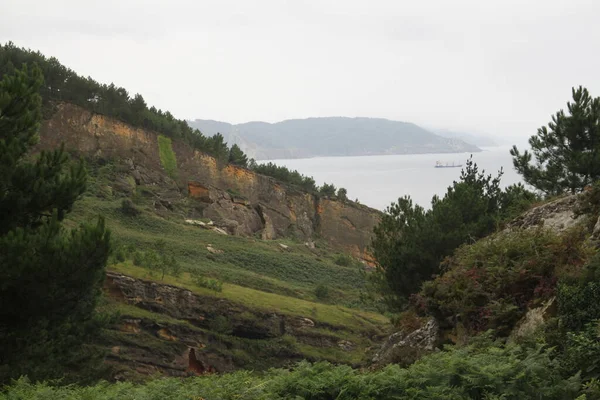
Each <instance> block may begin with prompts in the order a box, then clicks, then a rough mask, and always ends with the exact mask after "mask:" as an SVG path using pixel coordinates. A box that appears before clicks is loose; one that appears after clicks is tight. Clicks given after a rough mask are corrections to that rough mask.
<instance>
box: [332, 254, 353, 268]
mask: <svg viewBox="0 0 600 400" xmlns="http://www.w3.org/2000/svg"><path fill="white" fill-rule="evenodd" d="M352 261H353V259H352V257H350V256H349V255H347V254H339V255H338V256H337V257H336V258H335V263H336V265H339V266H341V267H349V266H350V265H352Z"/></svg>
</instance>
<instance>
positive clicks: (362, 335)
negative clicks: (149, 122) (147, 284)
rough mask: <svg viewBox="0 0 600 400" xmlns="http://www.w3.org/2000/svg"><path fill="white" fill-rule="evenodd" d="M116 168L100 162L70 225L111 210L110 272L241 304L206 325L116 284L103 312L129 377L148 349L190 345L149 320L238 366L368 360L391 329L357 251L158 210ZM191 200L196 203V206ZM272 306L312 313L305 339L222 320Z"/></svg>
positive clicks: (108, 338)
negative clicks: (225, 228) (267, 334)
mask: <svg viewBox="0 0 600 400" xmlns="http://www.w3.org/2000/svg"><path fill="white" fill-rule="evenodd" d="M116 169H118V166H117V165H114V164H108V165H104V166H102V167H100V168H97V167H94V166H92V167H91V168H90V170H91V171H90V172H91V179H90V185H89V188H88V191H87V192H86V193H85V195H84V196H83V198H82V199H81V200H80V201H78V202H77V203H76V205H75V207H74V209H73V212H72V213H71V214H70V215H69V220H68V221H67V224H68V225H71V226H75V225H77V224H78V223H80V222H83V221H87V220H90V219H93V218H94V217H95V216H97V215H103V216H104V218H105V219H106V223H107V226H108V228H109V229H110V230H111V234H112V240H113V244H114V245H113V248H114V249H113V254H112V256H111V259H110V262H109V265H108V271H110V272H115V273H120V274H123V275H127V276H130V277H133V278H136V279H140V280H141V281H154V282H156V283H157V284H159V285H172V286H176V287H180V288H185V289H188V290H190V291H191V292H192V293H193V294H194V295H197V296H200V297H201V298H202V299H204V300H205V303H206V304H210V303H215V302H220V301H221V302H223V301H225V302H227V304H230V305H231V306H230V308H231V309H235V311H231V313H229V312H228V311H227V309H225V312H223V311H222V310H223V309H222V308H221V309H219V311H215V310H213V309H211V308H210V307H209V306H207V308H206V310H208V311H207V312H208V313H211V312H217V313H223V314H222V315H216V316H214V315H213V317H215V318H214V319H215V321H217V322H218V323H217V322H215V321H209V322H208V323H207V324H205V325H202V326H198V325H194V324H193V323H190V322H189V321H187V320H182V319H179V318H178V317H176V316H173V315H168V314H165V313H164V312H163V313H161V312H156V310H153V309H152V307H151V306H148V305H147V304H146V305H138V306H136V305H134V304H129V303H130V302H128V301H126V300H125V299H123V298H121V297H119V296H116V297H115V296H111V295H110V293H108V292H107V294H106V295H105V300H104V301H103V305H102V307H101V311H102V312H105V313H108V314H109V315H112V316H113V317H114V318H113V319H114V320H116V322H115V323H114V324H113V325H112V326H111V329H109V330H107V331H106V333H105V335H104V340H103V345H104V346H105V347H107V348H113V349H114V348H115V347H118V348H119V349H120V353H119V355H118V356H115V355H111V357H110V359H111V361H110V362H111V363H112V364H114V365H116V367H115V370H116V371H119V374H120V375H122V376H126V377H127V379H140V377H141V376H142V375H146V374H147V372H148V371H141V372H140V371H137V372H136V371H135V367H134V361H135V362H138V361H136V360H139V358H140V356H139V353H140V352H141V351H142V350H140V349H146V350H144V351H147V350H151V353H159V354H161V355H162V357H164V358H171V359H176V358H177V357H178V355H179V354H180V353H181V352H182V345H176V344H173V343H170V342H169V341H168V340H166V341H165V340H164V338H161V337H160V335H159V334H158V333H157V332H158V331H157V329H154V328H149V327H151V326H153V325H156V326H160V327H162V328H163V329H167V330H168V331H169V332H171V333H172V335H173V336H177V337H178V339H177V340H179V341H180V342H181V343H184V342H185V343H188V342H189V341H190V340H196V339H193V338H194V337H196V338H198V339H197V341H198V342H202V343H206V348H204V349H203V352H205V353H206V354H209V353H210V354H211V356H212V355H214V354H217V355H218V356H219V357H221V358H222V359H223V358H224V359H227V360H231V362H230V364H231V365H233V367H234V368H238V367H245V368H253V369H256V368H258V369H263V368H268V367H271V366H282V365H287V364H286V363H287V362H291V361H296V360H299V359H309V360H314V361H317V360H327V361H331V362H335V363H347V364H352V365H360V364H363V363H364V362H366V361H367V360H368V359H369V357H370V356H371V354H372V350H374V349H375V347H376V346H374V345H375V344H376V343H377V342H378V341H379V340H381V338H383V337H384V336H385V334H386V333H388V332H389V329H390V325H389V322H388V320H387V318H386V317H384V316H382V315H380V314H378V313H375V312H373V311H372V310H369V309H368V308H367V307H366V306H365V305H364V304H362V303H361V301H360V293H361V291H362V290H363V289H364V277H363V276H362V274H361V269H364V266H363V265H362V264H361V263H360V262H358V261H356V260H354V259H352V258H351V257H350V256H347V255H345V254H342V253H339V252H335V251H333V250H332V249H331V248H329V247H328V246H327V244H326V243H325V242H324V241H321V240H318V238H317V240H316V247H315V248H309V247H308V246H306V245H305V243H301V242H295V241H293V240H288V239H282V240H276V241H265V240H261V239H259V238H257V237H239V236H231V235H224V234H221V233H218V232H217V231H215V230H213V229H209V228H210V227H201V226H197V225H193V224H190V223H188V222H186V219H185V217H184V215H186V212H187V210H185V209H182V208H181V207H184V208H185V207H186V205H185V204H184V205H181V204H178V208H175V209H172V210H166V211H165V210H164V209H161V210H160V211H157V209H156V208H155V205H154V199H155V198H154V196H153V188H151V187H148V188H147V187H143V186H137V187H136V185H135V182H130V183H131V186H132V188H133V190H132V192H131V194H130V195H129V196H127V195H126V194H124V193H123V191H119V190H118V188H115V187H114V186H115V185H114V184H113V182H114V181H115V179H114V171H115V170H116ZM191 202H192V200H190V204H188V206H189V207H193V204H192V203H191ZM204 222H205V223H208V222H209V221H208V220H204ZM161 257H162V258H161ZM163 258H164V259H165V260H166V265H165V266H164V271H162V270H161V268H157V267H156V266H154V267H153V265H154V264H156V260H157V259H163ZM173 265H177V267H176V268H175V267H173ZM163 272H164V274H163ZM240 307H241V309H242V310H243V311H242V312H241V313H240V312H239V308H240ZM206 310H205V311H206ZM269 314H277V315H282V316H284V317H285V316H287V317H289V318H307V319H310V320H311V321H313V322H314V327H313V328H311V329H310V332H306V334H304V333H303V335H302V337H299V338H296V337H294V336H293V335H290V334H287V333H286V334H285V335H283V336H280V337H276V338H272V339H266V340H252V339H249V338H247V337H236V335H235V333H234V332H230V331H228V330H227V329H222V327H221V326H219V324H220V325H223V324H225V325H226V326H230V325H232V324H236V323H241V324H242V325H243V324H246V323H248V320H250V321H253V320H256V319H260V318H262V317H261V316H265V315H269ZM123 321H138V322H136V323H137V324H138V325H139V328H134V329H133V331H132V328H131V327H130V325H131V324H130V323H129V322H123ZM139 321H141V322H139ZM240 321H241V322H240ZM259 322H260V321H259ZM253 323H254V322H253ZM346 342H349V343H351V344H352V346H351V348H348V349H342V348H340V347H339V346H337V345H336V343H346ZM115 360H116V362H115ZM153 362H154V361H153ZM228 368H229V367H228Z"/></svg>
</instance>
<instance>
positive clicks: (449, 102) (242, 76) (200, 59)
mask: <svg viewBox="0 0 600 400" xmlns="http://www.w3.org/2000/svg"><path fill="white" fill-rule="evenodd" d="M0 10H1V12H0V42H7V41H9V40H11V41H13V42H14V43H15V44H16V45H18V46H22V47H28V48H31V49H35V50H40V51H41V52H42V53H44V54H45V55H47V56H55V57H57V58H58V59H59V60H60V61H61V62H62V63H63V64H65V65H67V66H68V67H70V68H72V69H73V70H75V71H76V72H78V73H79V74H81V75H84V76H91V77H93V78H94V79H95V80H97V81H99V82H102V83H110V82H114V83H115V84H117V85H119V86H123V87H125V88H126V89H127V90H128V91H129V92H130V93H131V94H135V93H141V94H142V95H143V96H144V98H145V100H146V101H147V103H148V104H149V105H155V106H157V107H158V108H162V109H163V110H170V111H171V112H172V113H173V114H174V115H175V116H176V117H178V118H186V119H195V118H201V119H215V120H221V121H227V122H231V123H241V122H247V121H256V120H262V121H268V122H277V121H280V120H284V119H290V118H306V117H324V116H348V117H356V116H362V117H382V118H389V119H393V120H400V121H409V122H414V123H417V124H421V125H425V126H428V127H437V128H446V129H454V130H463V131H469V132H482V133H487V134H489V135H493V136H495V137H496V138H500V139H508V140H513V139H514V140H521V139H523V141H524V140H526V138H527V137H529V136H531V135H533V134H535V132H536V130H537V128H538V127H540V126H542V125H545V124H547V123H548V121H549V120H550V116H551V115H552V114H553V113H554V112H556V111H558V110H559V109H561V108H565V107H566V102H567V101H568V100H569V99H570V97H571V87H573V86H578V85H583V86H585V87H587V88H588V89H589V90H590V91H591V93H592V95H594V96H600V79H599V77H600V51H599V49H600V23H598V17H599V16H600V1H597V0H502V1H496V0H452V1H448V0H419V1H414V0H411V1H404V0H401V1H400V0H397V1H382V0H380V1H378V0H364V1H354V0H337V1H333V0H314V1H309V0H296V1H285V0H273V1H267V0H253V1H248V0H246V1H244V0H238V1H234V0H218V1H217V0H215V1H203V0H170V1H155V0H118V1H117V0H103V1H91V0H54V1H41V0H37V1H33V0H0Z"/></svg>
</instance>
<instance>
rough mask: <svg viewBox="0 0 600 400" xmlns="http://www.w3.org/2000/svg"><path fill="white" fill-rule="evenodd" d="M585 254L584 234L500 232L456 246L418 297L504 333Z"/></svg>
mask: <svg viewBox="0 0 600 400" xmlns="http://www.w3.org/2000/svg"><path fill="white" fill-rule="evenodd" d="M586 257H587V253H586V249H585V246H584V245H583V238H581V237H580V235H576V234H573V233H567V234H565V235H563V236H561V237H559V236H558V235H556V234H555V233H553V232H551V231H549V230H544V229H538V230H521V231H515V232H511V233H500V234H498V235H496V236H493V237H491V238H488V239H485V240H480V241H479V242H477V243H475V244H473V245H465V246H462V247H460V248H459V249H458V250H457V251H456V252H455V255H454V256H453V257H451V258H448V259H447V260H446V261H445V263H444V269H445V270H446V272H445V273H444V274H442V275H441V276H439V277H437V278H436V279H435V280H433V281H430V282H426V283H425V284H424V285H423V289H422V291H421V293H420V299H421V300H423V301H424V302H425V304H426V308H427V310H428V311H429V312H430V313H433V314H434V315H436V316H437V317H439V318H441V319H447V318H450V319H454V320H456V319H457V318H458V316H460V322H462V323H463V324H464V326H465V327H466V328H467V329H469V330H472V331H481V330H486V329H489V328H495V329H497V331H498V333H499V334H507V333H508V330H510V329H511V328H512V326H513V325H514V323H515V322H516V321H517V320H518V319H519V318H520V317H521V316H522V315H523V313H524V311H525V310H526V308H527V306H528V305H530V303H531V302H532V301H533V300H534V299H535V300H536V301H541V300H544V298H547V297H549V296H551V295H552V294H553V292H554V289H555V286H556V276H558V275H561V274H566V273H572V269H573V268H574V266H577V265H581V264H583V262H584V260H585V259H586Z"/></svg>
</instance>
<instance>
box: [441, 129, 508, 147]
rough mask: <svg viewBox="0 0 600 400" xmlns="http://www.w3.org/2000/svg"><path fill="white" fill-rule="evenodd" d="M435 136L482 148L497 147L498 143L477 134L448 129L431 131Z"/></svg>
mask: <svg viewBox="0 0 600 400" xmlns="http://www.w3.org/2000/svg"><path fill="white" fill-rule="evenodd" d="M431 131H432V132H434V133H435V134H436V135H439V136H442V137H445V138H455V139H460V140H462V141H464V142H467V143H471V144H474V145H475V146H483V147H486V146H487V147H493V146H498V143H497V142H496V141H495V140H493V139H492V138H491V137H489V136H487V135H484V134H479V133H471V132H462V131H453V130H449V129H432V130H431Z"/></svg>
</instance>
